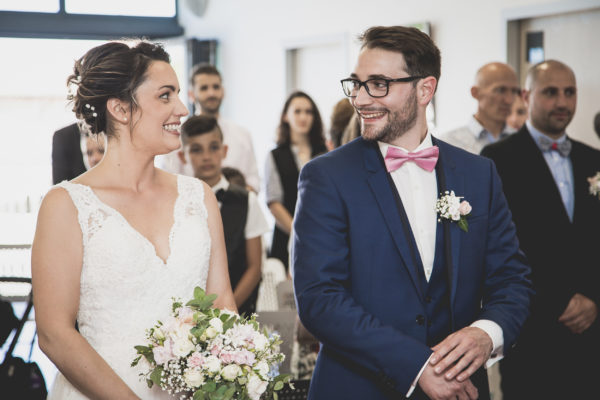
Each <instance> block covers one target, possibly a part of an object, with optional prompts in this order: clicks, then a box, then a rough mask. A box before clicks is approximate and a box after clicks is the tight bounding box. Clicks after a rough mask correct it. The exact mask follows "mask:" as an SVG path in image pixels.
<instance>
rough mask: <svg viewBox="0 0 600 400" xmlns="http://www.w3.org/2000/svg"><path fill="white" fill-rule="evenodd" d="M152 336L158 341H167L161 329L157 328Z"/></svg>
mask: <svg viewBox="0 0 600 400" xmlns="http://www.w3.org/2000/svg"><path fill="white" fill-rule="evenodd" d="M152 336H154V339H156V340H164V339H165V333H164V332H163V331H162V329H160V328H155V329H154V332H152Z"/></svg>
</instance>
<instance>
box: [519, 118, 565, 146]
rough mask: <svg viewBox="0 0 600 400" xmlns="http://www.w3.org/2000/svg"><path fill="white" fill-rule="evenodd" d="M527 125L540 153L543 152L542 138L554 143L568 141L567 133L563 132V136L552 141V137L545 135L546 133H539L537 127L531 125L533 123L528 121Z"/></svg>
mask: <svg viewBox="0 0 600 400" xmlns="http://www.w3.org/2000/svg"><path fill="white" fill-rule="evenodd" d="M525 124H526V125H527V130H528V131H529V134H530V135H531V137H532V138H533V141H534V142H535V145H536V146H537V147H538V149H540V151H541V150H542V149H541V148H540V138H541V137H545V138H547V139H548V140H552V141H553V142H556V143H562V142H564V141H565V140H567V132H566V131H565V132H563V133H562V135H561V136H560V137H559V138H558V139H552V138H551V137H549V136H547V135H545V134H544V133H542V132H541V131H539V130H538V129H537V128H536V127H534V126H533V124H532V123H531V121H529V120H527V121H526V122H525Z"/></svg>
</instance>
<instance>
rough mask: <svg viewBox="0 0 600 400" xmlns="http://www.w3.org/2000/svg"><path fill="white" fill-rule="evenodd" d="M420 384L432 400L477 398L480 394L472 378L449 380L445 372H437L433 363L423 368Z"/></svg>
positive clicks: (471, 399) (470, 399) (468, 399)
mask: <svg viewBox="0 0 600 400" xmlns="http://www.w3.org/2000/svg"><path fill="white" fill-rule="evenodd" d="M419 386H420V387H421V390H423V392H424V393H425V394H426V395H427V397H428V398H430V399H431V400H456V399H459V400H476V399H477V398H478V396H479V392H478V391H477V388H476V387H475V386H474V385H473V383H472V382H471V380H470V379H466V380H465V381H463V382H459V381H457V380H456V379H454V380H451V381H448V380H447V379H446V378H444V375H443V374H437V373H436V372H435V371H434V367H433V366H432V365H431V364H428V365H427V366H426V367H425V369H424V370H423V374H421V377H420V378H419Z"/></svg>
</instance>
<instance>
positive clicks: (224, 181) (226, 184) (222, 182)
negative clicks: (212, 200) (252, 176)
mask: <svg viewBox="0 0 600 400" xmlns="http://www.w3.org/2000/svg"><path fill="white" fill-rule="evenodd" d="M211 189H212V191H213V192H214V193H217V191H218V190H219V189H223V190H225V191H227V189H229V181H228V180H227V179H225V176H223V175H221V179H220V180H219V182H217V184H216V185H215V186H212V187H211Z"/></svg>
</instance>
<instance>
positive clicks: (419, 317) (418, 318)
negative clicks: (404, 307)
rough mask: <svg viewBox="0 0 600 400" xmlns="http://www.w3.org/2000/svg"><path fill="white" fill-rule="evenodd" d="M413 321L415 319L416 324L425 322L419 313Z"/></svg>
mask: <svg viewBox="0 0 600 400" xmlns="http://www.w3.org/2000/svg"><path fill="white" fill-rule="evenodd" d="M415 321H417V324H419V325H423V324H425V317H424V316H422V315H421V314H419V315H417V318H416V319H415Z"/></svg>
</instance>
